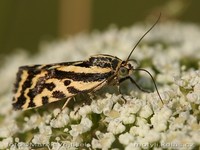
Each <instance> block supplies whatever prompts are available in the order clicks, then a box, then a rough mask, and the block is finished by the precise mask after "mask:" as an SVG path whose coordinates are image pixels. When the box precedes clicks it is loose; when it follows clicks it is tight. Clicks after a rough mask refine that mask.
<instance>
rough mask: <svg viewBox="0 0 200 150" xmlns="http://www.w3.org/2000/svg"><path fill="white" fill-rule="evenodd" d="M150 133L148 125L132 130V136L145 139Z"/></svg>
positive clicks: (134, 127) (132, 128)
mask: <svg viewBox="0 0 200 150" xmlns="http://www.w3.org/2000/svg"><path fill="white" fill-rule="evenodd" d="M148 132H149V126H148V125H144V126H139V127H136V126H133V127H131V129H130V134H132V135H134V136H140V137H144V136H145V135H146V134H147V133H148Z"/></svg>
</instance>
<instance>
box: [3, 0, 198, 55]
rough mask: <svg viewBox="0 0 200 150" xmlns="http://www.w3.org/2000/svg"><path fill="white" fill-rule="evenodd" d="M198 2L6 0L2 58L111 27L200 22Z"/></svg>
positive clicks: (32, 51) (174, 0) (4, 2)
mask: <svg viewBox="0 0 200 150" xmlns="http://www.w3.org/2000/svg"><path fill="white" fill-rule="evenodd" d="M199 6H200V1H197V0H192V1H188V0H168V1H163V0H151V1H147V0H135V1H134V0H124V1H119V0H96V1H95V0H2V1H0V58H4V57H5V56H6V55H9V54H11V53H12V52H14V51H16V50H17V49H25V50H26V51H28V52H29V53H34V52H37V51H38V49H39V45H40V43H41V42H43V41H49V42H50V41H52V40H58V39H60V38H63V37H68V36H72V35H75V34H77V33H79V32H86V33H87V32H90V31H93V30H94V29H97V30H100V31H101V30H105V29H106V28H108V27H109V25H111V24H115V25H117V27H119V28H122V27H128V26H131V25H133V24H134V23H135V22H139V21H140V22H142V21H148V20H150V19H153V20H156V19H157V17H158V15H159V13H160V12H161V13H162V18H161V19H162V20H165V21H168V20H176V21H182V22H194V23H199V22H200V15H199V11H198V10H199Z"/></svg>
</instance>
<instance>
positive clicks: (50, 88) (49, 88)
mask: <svg viewBox="0 0 200 150" xmlns="http://www.w3.org/2000/svg"><path fill="white" fill-rule="evenodd" d="M44 87H45V88H47V89H48V90H49V91H52V90H53V89H54V88H55V87H56V85H55V84H54V83H53V82H51V83H45V85H44Z"/></svg>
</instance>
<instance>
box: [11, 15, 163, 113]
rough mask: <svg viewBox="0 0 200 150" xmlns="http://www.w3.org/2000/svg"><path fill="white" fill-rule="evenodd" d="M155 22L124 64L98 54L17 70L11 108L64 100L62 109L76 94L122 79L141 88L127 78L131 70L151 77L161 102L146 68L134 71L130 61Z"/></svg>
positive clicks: (95, 89) (30, 106)
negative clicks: (83, 58)
mask: <svg viewBox="0 0 200 150" xmlns="http://www.w3.org/2000/svg"><path fill="white" fill-rule="evenodd" d="M159 18H160V17H159ZM158 20H159V19H158ZM158 20H157V21H156V22H155V23H154V24H153V26H152V27H151V28H150V29H149V30H148V31H147V32H146V33H145V34H144V35H143V36H142V37H141V38H140V40H139V41H138V42H137V43H136V45H135V46H134V48H133V49H132V50H131V52H130V54H129V55H128V57H127V59H126V60H125V61H123V60H121V59H120V58H118V57H115V56H112V55H106V54H98V55H94V56H91V57H90V58H89V59H87V60H83V61H75V62H63V63H55V64H47V65H32V66H21V67H19V70H18V73H17V77H16V78H17V79H16V83H15V89H14V93H15V95H14V98H13V103H12V105H13V108H14V109H15V110H20V109H22V110H26V109H30V108H36V107H39V106H43V105H45V104H48V103H52V102H55V101H59V100H61V99H67V100H66V103H65V104H64V106H63V108H64V107H65V106H66V105H67V103H68V102H69V101H70V99H72V98H73V97H74V96H76V95H78V94H84V93H85V94H88V93H91V92H95V91H97V90H99V89H101V88H103V87H104V86H106V85H108V84H111V83H112V84H113V83H114V85H117V86H118V87H119V84H120V83H122V82H123V81H125V80H130V81H131V82H132V83H134V84H135V85H136V86H137V87H138V88H139V89H141V88H140V87H139V86H138V84H137V83H136V82H135V81H134V79H133V78H132V77H131V76H130V75H131V74H132V73H133V72H134V71H145V72H146V73H148V74H149V75H150V77H151V78H152V80H153V83H154V85H155V88H156V91H157V93H158V95H159V97H160V99H161V96H160V94H159V92H158V89H157V86H156V84H155V81H154V79H153V77H152V75H151V74H150V73H149V72H148V71H147V70H145V69H142V68H134V67H133V66H132V65H131V63H130V62H129V61H131V59H130V57H131V55H132V53H133V51H134V50H135V48H136V47H137V45H138V44H139V43H140V41H141V40H142V39H143V38H144V36H145V35H146V34H147V33H148V32H149V31H150V30H151V29H152V28H153V27H154V26H155V25H156V23H157V22H158ZM141 90H142V89H141ZM161 100H162V99H161Z"/></svg>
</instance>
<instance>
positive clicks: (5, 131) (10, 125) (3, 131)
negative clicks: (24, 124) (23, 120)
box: [0, 120, 19, 138]
mask: <svg viewBox="0 0 200 150" xmlns="http://www.w3.org/2000/svg"><path fill="white" fill-rule="evenodd" d="M18 130H19V129H18V126H17V124H16V123H15V121H14V120H11V121H9V120H7V121H5V122H3V123H2V125H1V127H0V137H1V138H7V137H10V136H12V135H13V134H15V133H16V132H17V131H18Z"/></svg>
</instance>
